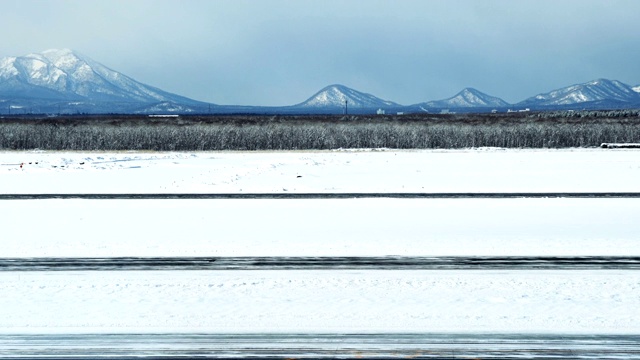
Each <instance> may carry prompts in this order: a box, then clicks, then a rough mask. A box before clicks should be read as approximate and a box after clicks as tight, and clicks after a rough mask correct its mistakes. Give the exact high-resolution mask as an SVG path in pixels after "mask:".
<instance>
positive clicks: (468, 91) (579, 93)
mask: <svg viewBox="0 0 640 360" xmlns="http://www.w3.org/2000/svg"><path fill="white" fill-rule="evenodd" d="M511 108H513V109H514V110H518V109H524V108H531V109H534V110H555V109H574V108H575V109H614V108H640V85H637V86H633V87H632V86H630V85H627V84H624V83H622V82H620V81H617V80H608V79H598V80H594V81H590V82H586V83H582V84H576V85H571V86H567V87H564V88H560V89H556V90H553V91H550V92H548V93H541V94H538V95H536V96H533V97H530V98H527V99H525V100H523V101H521V102H519V103H516V104H509V103H508V102H506V101H504V100H503V99H500V98H498V97H495V96H491V95H487V94H485V93H483V92H481V91H479V90H476V89H473V88H465V89H463V90H462V91H460V92H459V93H457V94H456V95H454V96H452V97H450V98H447V99H443V100H435V101H425V102H421V103H418V104H415V105H406V106H405V105H401V104H398V103H396V102H393V101H389V100H384V99H381V98H379V97H376V96H374V95H372V94H369V93H365V92H361V91H358V90H355V89H352V88H349V87H347V86H344V85H340V84H333V85H329V86H326V87H324V88H323V89H321V90H320V91H318V92H317V93H315V94H314V95H313V96H311V97H310V98H308V99H307V100H306V101H304V102H301V103H299V104H296V105H291V106H280V107H268V106H236V105H216V104H211V103H206V102H201V101H197V100H193V99H189V98H187V97H184V96H180V95H177V94H173V93H170V92H167V91H164V90H161V89H158V88H155V87H153V86H149V85H146V84H143V83H141V82H138V81H136V80H134V79H132V78H130V77H128V76H126V75H124V74H122V73H119V72H117V71H115V70H112V69H110V68H108V67H106V66H104V65H102V64H100V63H98V62H96V61H94V60H92V59H90V58H89V57H87V56H84V55H82V54H79V53H77V52H74V51H72V50H68V49H63V50H46V51H44V52H42V53H39V54H28V55H24V56H17V57H6V58H2V59H0V114H7V113H14V114H15V113H27V112H35V113H149V114H152V113H180V114H189V113H192V114H195V113H255V114H306V113H318V114H321V113H322V114H339V113H343V111H348V112H349V113H361V114H371V113H375V112H376V111H377V110H378V109H380V110H384V111H389V113H393V112H396V111H397V112H439V111H443V110H447V111H449V110H450V111H452V112H455V111H460V112H474V111H478V112H483V111H489V110H490V109H491V110H493V109H496V110H498V111H506V110H507V109H511Z"/></svg>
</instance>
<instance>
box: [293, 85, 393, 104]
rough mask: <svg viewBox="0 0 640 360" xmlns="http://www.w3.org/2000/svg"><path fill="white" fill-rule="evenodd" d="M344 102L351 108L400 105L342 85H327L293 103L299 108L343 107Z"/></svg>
mask: <svg viewBox="0 0 640 360" xmlns="http://www.w3.org/2000/svg"><path fill="white" fill-rule="evenodd" d="M345 104H346V106H347V107H348V108H352V109H372V108H388V107H400V105H399V104H396V103H394V102H393V101H387V100H383V99H380V98H378V97H376V96H373V95H371V94H366V93H363V92H360V91H357V90H354V89H351V88H348V87H346V86H344V85H338V84H334V85H329V86H327V87H325V88H323V89H322V90H320V91H318V92H317V93H315V94H314V95H313V96H311V97H310V98H309V99H307V100H306V101H304V102H302V103H300V104H297V105H294V107H300V108H340V109H342V108H344V107H345Z"/></svg>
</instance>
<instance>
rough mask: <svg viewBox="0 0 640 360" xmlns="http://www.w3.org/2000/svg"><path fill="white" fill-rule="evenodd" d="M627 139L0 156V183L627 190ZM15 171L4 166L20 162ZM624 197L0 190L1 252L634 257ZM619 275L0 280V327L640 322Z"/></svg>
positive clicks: (637, 166) (638, 171)
mask: <svg viewBox="0 0 640 360" xmlns="http://www.w3.org/2000/svg"><path fill="white" fill-rule="evenodd" d="M639 155H640V151H638V150H604V149H586V150H585V149H574V150H500V149H480V150H459V151H391V150H385V151H331V152H329V151H328V152H256V153H249V152H237V153H224V152H220V153H216V152H211V153H209V152H207V153H152V152H148V153H135V152H134V153H125V152H121V153H56V152H3V153H0V189H1V190H0V193H139V192H145V193H157V192H185V193H191V192H211V193H215V192H284V191H289V192H403V191H406V192H537V191H539V192H543V191H544V192H561V191H566V192H569V191H571V192H580V191H584V192H605V191H607V192H623V191H624V192H632V191H640V182H639V181H638V179H640V156H639ZM20 165H22V166H20ZM638 214H640V199H558V198H550V199H325V200H309V199H306V200H302V199H297V200H275V199H271V200H267V199H262V200H257V199H243V200H228V199H227V200H77V199H74V200H3V201H0V227H1V229H2V234H1V238H2V246H1V247H0V257H5V258H6V257H42V256H49V257H74V256H83V257H92V256H98V257H106V256H353V255H358V256H386V255H399V256H445V255H446V256H456V255H564V256H577V255H625V256H626V255H634V256H638V255H640V242H639V241H640V239H639V238H638V234H640V222H639V221H637V219H638ZM638 308H640V272H638V271H629V270H598V271H595V270H588V271H586V270H583V271H575V270H554V271H540V270H538V271H523V270H519V271H489V270H476V271H468V270H467V271H453V270H451V271H449V270H447V271H442V270H440V271H423V270H412V271H407V270H389V271H379V270H348V271H347V270H325V271H318V270H304V271H280V270H270V271H264V270H260V271H257V270H252V271H231V270H229V271H172V272H168V271H93V272H91V271H89V272H51V273H45V272H0V332H4V333H20V332H31V333H54V332H55V333H68V332H80V333H82V332H84V333H87V332H99V333H106V332H182V331H183V332H196V333H203V332H225V333H237V332H291V333H305V332H333V333H335V332H340V333H347V332H513V333H516V332H528V333H535V332H541V333H627V334H629V333H631V334H640V313H639V312H638V311H636V309H638Z"/></svg>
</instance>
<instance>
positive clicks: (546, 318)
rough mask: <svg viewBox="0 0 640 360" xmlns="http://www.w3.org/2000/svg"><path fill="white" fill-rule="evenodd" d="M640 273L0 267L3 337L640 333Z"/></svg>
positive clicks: (0, 324)
mask: <svg viewBox="0 0 640 360" xmlns="http://www.w3.org/2000/svg"><path fill="white" fill-rule="evenodd" d="M639 291H640V273H639V272H625V271H617V270H607V271H566V270H565V271H535V272H528V271H513V272H501V271H401V270H398V271H376V270H369V271H338V270H332V271H295V272H294V271H276V270H274V271H223V272H209V271H200V272H197V271H196V272H191V271H184V272H176V271H173V272H162V271H151V272H135V271H132V272H69V273H67V272H56V273H38V272H4V273H0V292H1V293H2V294H3V296H2V297H0V331H2V332H5V333H21V332H27V333H28V332H35V333H54V332H62V333H74V332H100V333H113V332H124V333H132V332H156V333H158V332H167V331H168V332H194V333H213V332H220V333H242V332H253V333H255V332H266V333H269V332H289V333H331V332H332V333H359V332H365V333H372V332H373V333H389V332H391V333H393V332H431V333H433V332H486V333H491V332H494V333H495V332H516V333H568V332H571V333H589V332H596V333H600V334H604V333H626V334H632V333H635V334H637V333H640V313H638V312H637V311H633V310H632V309H638V308H640V296H639V294H638V293H639Z"/></svg>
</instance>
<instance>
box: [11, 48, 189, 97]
mask: <svg viewBox="0 0 640 360" xmlns="http://www.w3.org/2000/svg"><path fill="white" fill-rule="evenodd" d="M0 97H1V98H12V97H13V98H16V97H19V98H37V99H49V100H71V99H73V100H80V101H86V102H120V103H140V104H149V103H158V102H176V103H183V104H198V103H199V102H197V101H194V100H191V99H187V98H184V97H182V96H178V95H175V94H171V93H168V92H165V91H162V90H160V89H157V88H154V87H151V86H148V85H145V84H142V83H140V82H137V81H135V80H133V79H131V78H129V77H128V76H125V75H123V74H121V73H119V72H117V71H114V70H111V69H109V68H107V67H106V66H104V65H102V64H100V63H98V62H96V61H94V60H92V59H90V58H88V57H86V56H84V55H81V54H79V53H77V52H75V51H72V50H70V49H61V50H57V49H50V50H46V51H43V52H42V53H39V54H28V55H25V56H18V57H8V58H4V59H0Z"/></svg>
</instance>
